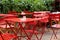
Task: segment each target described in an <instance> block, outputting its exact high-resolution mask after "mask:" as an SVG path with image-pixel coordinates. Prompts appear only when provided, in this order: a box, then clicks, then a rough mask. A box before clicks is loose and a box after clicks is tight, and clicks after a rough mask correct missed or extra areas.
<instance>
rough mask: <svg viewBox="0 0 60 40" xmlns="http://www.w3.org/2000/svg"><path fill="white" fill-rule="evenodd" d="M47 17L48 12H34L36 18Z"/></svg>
mask: <svg viewBox="0 0 60 40" xmlns="http://www.w3.org/2000/svg"><path fill="white" fill-rule="evenodd" d="M46 15H48V14H47V12H34V13H33V17H35V18H40V17H43V16H46Z"/></svg>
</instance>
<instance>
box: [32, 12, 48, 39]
mask: <svg viewBox="0 0 60 40" xmlns="http://www.w3.org/2000/svg"><path fill="white" fill-rule="evenodd" d="M33 16H34V17H35V18H41V20H39V21H38V24H39V25H38V27H40V28H42V30H43V29H44V30H43V31H42V30H41V31H42V32H41V37H40V40H41V39H42V37H43V34H44V33H45V27H46V24H47V22H48V21H49V20H48V19H49V15H48V14H47V13H46V12H36V13H34V14H33ZM42 23H44V24H43V25H44V26H43V25H42Z"/></svg>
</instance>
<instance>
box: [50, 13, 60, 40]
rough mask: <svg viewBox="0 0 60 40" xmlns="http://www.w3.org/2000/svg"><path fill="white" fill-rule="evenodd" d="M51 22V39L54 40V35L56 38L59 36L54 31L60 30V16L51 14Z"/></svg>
mask: <svg viewBox="0 0 60 40" xmlns="http://www.w3.org/2000/svg"><path fill="white" fill-rule="evenodd" d="M49 20H50V25H51V29H52V31H53V34H52V36H51V39H52V37H53V35H55V37H56V38H57V35H56V33H57V32H55V30H54V29H59V28H60V27H59V25H60V24H58V22H59V21H60V14H50V19H49ZM52 21H54V22H55V24H53V23H52ZM51 39H50V40H51Z"/></svg>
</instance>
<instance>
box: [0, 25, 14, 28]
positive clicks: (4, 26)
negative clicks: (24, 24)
mask: <svg viewBox="0 0 60 40" xmlns="http://www.w3.org/2000/svg"><path fill="white" fill-rule="evenodd" d="M11 27H14V26H13V25H11ZM0 28H10V26H9V25H7V27H6V25H0Z"/></svg>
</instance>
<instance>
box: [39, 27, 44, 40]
mask: <svg viewBox="0 0 60 40" xmlns="http://www.w3.org/2000/svg"><path fill="white" fill-rule="evenodd" d="M43 29H44V30H43ZM42 30H43V31H42V32H41V33H42V34H41V37H40V40H42V37H43V35H44V33H45V27H43V28H42Z"/></svg>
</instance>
